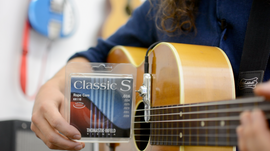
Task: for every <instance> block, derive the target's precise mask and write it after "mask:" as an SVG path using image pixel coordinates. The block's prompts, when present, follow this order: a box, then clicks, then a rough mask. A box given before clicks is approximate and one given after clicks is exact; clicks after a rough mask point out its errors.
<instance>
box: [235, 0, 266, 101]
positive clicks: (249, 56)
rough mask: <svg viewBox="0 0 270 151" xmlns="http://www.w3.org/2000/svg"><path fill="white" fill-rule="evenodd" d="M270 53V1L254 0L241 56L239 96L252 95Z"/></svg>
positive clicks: (261, 79) (260, 79) (261, 76)
mask: <svg viewBox="0 0 270 151" xmlns="http://www.w3.org/2000/svg"><path fill="white" fill-rule="evenodd" d="M269 53H270V1H269V0H253V3H252V8H251V12H250V17H249V20H248V25H247V30H246V36H245V41H244V47H243V54H242V58H241V63H240V68H239V77H238V83H237V84H238V85H237V87H236V90H237V96H252V95H254V94H253V89H254V88H255V87H256V84H258V83H260V82H262V81H263V75H264V71H265V69H266V66H267V62H268V58H269Z"/></svg>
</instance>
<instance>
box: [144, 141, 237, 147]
mask: <svg viewBox="0 0 270 151" xmlns="http://www.w3.org/2000/svg"><path fill="white" fill-rule="evenodd" d="M141 142H142V141H141ZM145 142H147V141H145ZM151 142H153V141H151ZM165 143H176V144H178V145H176V146H180V145H183V144H189V143H190V144H191V146H193V145H197V144H199V145H202V146H204V145H206V146H235V145H237V142H236V141H231V142H229V143H230V144H231V145H227V142H218V144H216V143H215V142H208V144H205V142H194V141H193V142H187V141H185V142H165ZM183 146H189V145H183Z"/></svg>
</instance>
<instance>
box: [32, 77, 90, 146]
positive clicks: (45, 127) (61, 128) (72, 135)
mask: <svg viewBox="0 0 270 151" xmlns="http://www.w3.org/2000/svg"><path fill="white" fill-rule="evenodd" d="M63 112H64V95H63V93H62V92H61V91H60V89H59V88H57V87H56V86H55V82H54V81H49V82H47V83H46V84H45V85H43V86H42V87H41V89H40V91H39V93H38V95H37V97H36V100H35V104H34V107H33V114H32V123H31V129H32V130H33V131H34V132H35V133H36V135H37V137H39V138H40V139H41V140H42V141H43V142H44V143H45V144H46V145H47V146H48V147H49V148H50V149H60V150H81V149H82V148H84V146H85V144H84V143H81V142H75V141H73V140H71V139H77V140H78V139H80V138H81V135H80V132H79V131H78V130H77V129H76V128H75V127H73V126H71V125H70V124H69V123H68V122H67V121H66V120H65V119H64V118H63V115H64V114H63Z"/></svg>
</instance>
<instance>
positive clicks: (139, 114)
mask: <svg viewBox="0 0 270 151" xmlns="http://www.w3.org/2000/svg"><path fill="white" fill-rule="evenodd" d="M143 109H144V103H143V102H141V103H140V104H139V106H138V108H137V110H141V111H136V113H135V122H139V123H135V124H134V135H135V143H136V145H137V147H138V149H139V150H145V148H146V146H147V144H148V141H149V137H150V123H146V122H145V121H144V117H143V115H144V111H143Z"/></svg>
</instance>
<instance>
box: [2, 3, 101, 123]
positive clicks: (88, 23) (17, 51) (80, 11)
mask: <svg viewBox="0 0 270 151" xmlns="http://www.w3.org/2000/svg"><path fill="white" fill-rule="evenodd" d="M29 1H30V0H0V22H1V23H0V66H1V68H0V69H1V72H0V96H1V99H0V104H1V105H0V120H9V119H19V120H30V119H31V112H32V106H33V102H34V100H29V99H27V98H26V97H25V95H24V94H23V93H22V91H21V89H20V81H19V78H20V76H19V70H20V63H21V52H22V47H21V43H22V35H23V28H24V23H25V19H26V15H27V8H28V3H29ZM105 2H106V0H74V4H75V7H76V10H77V18H78V28H77V31H76V33H75V34H74V35H73V36H71V37H69V38H66V39H59V40H57V41H55V42H53V44H52V48H51V50H50V51H49V52H48V61H47V63H46V66H47V67H46V69H42V68H41V63H42V58H43V56H44V54H46V46H47V43H48V39H47V38H45V37H43V36H41V35H39V34H38V33H36V32H35V31H33V30H31V32H30V47H29V55H28V60H29V61H28V80H27V81H28V82H27V93H28V94H29V95H33V94H34V93H35V92H36V91H37V83H38V77H39V74H40V70H44V72H43V73H44V78H43V79H42V83H44V82H45V81H46V80H48V79H49V78H50V77H52V76H53V75H54V74H55V73H56V72H57V71H58V70H59V69H60V68H61V67H62V66H64V65H65V63H66V61H67V59H68V58H69V57H70V56H71V55H72V54H74V53H75V52H76V51H81V50H86V49H87V48H88V47H90V46H94V45H95V43H96V39H97V34H98V30H100V27H101V24H102V22H103V20H104V18H105Z"/></svg>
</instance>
